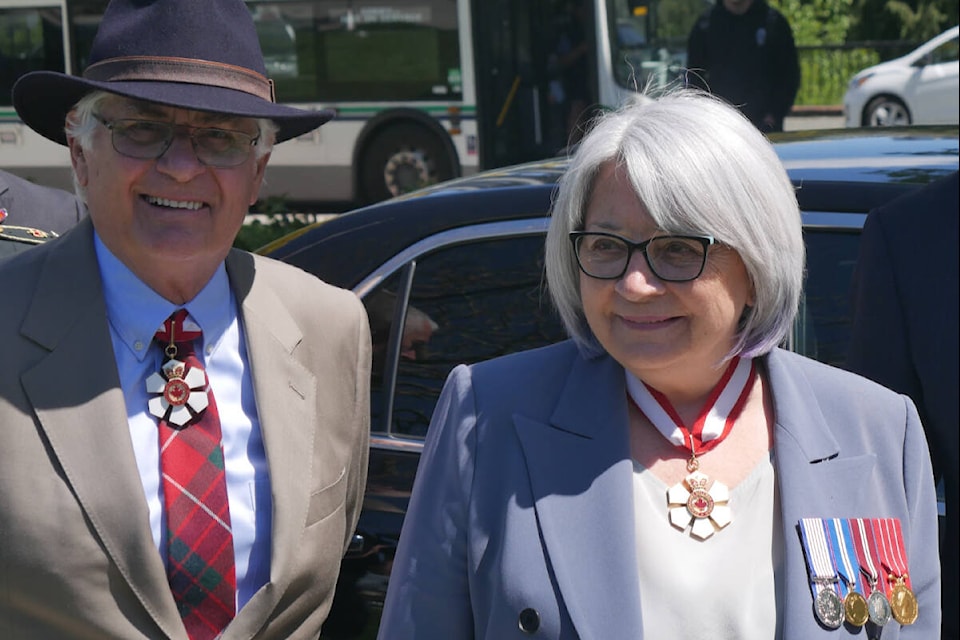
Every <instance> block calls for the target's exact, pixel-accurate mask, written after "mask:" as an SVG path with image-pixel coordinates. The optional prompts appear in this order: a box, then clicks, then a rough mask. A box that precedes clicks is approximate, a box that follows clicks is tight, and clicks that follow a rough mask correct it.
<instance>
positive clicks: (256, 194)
mask: <svg viewBox="0 0 960 640" xmlns="http://www.w3.org/2000/svg"><path fill="white" fill-rule="evenodd" d="M269 161H270V154H269V153H267V154H264V156H263V157H262V158H258V159H257V162H256V164H255V165H254V174H253V179H254V181H255V182H256V185H257V188H256V189H254V190H253V192H252V193H251V194H250V202H248V203H247V204H248V205H249V206H251V207H252V206H253V205H254V204H256V202H257V200H259V199H260V187H262V186H263V175H264V172H266V170H267V162H269Z"/></svg>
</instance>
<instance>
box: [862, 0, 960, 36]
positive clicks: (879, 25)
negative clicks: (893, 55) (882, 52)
mask: <svg viewBox="0 0 960 640" xmlns="http://www.w3.org/2000/svg"><path fill="white" fill-rule="evenodd" d="M958 7H960V3H958V2H957V0H856V1H855V3H854V16H855V20H854V23H853V25H852V28H851V30H850V39H852V40H909V41H914V42H923V41H925V40H929V39H930V38H932V37H933V36H935V35H937V34H938V33H942V32H943V31H945V30H947V29H949V28H950V27H952V26H954V25H956V24H957V23H958V20H960V17H958V13H960V9H958Z"/></svg>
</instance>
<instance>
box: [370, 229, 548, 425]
mask: <svg viewBox="0 0 960 640" xmlns="http://www.w3.org/2000/svg"><path fill="white" fill-rule="evenodd" d="M408 267H409V269H410V271H404V272H403V273H399V274H397V275H395V276H393V277H391V278H390V279H388V280H387V281H385V282H384V283H383V285H381V286H380V287H377V288H376V289H375V290H373V291H371V293H370V294H369V295H368V296H366V297H365V299H364V300H365V303H366V305H367V309H368V313H370V315H371V318H372V319H371V326H372V327H373V334H374V351H375V353H377V352H378V351H379V352H380V353H385V352H389V351H390V350H391V349H390V347H391V346H392V351H393V353H394V356H393V358H394V359H391V358H389V357H388V358H386V362H383V363H380V362H377V363H376V364H375V367H381V370H382V371H381V373H377V374H375V375H374V380H373V386H372V393H373V394H374V396H373V398H372V400H373V403H374V404H376V403H380V404H382V401H383V397H384V394H385V393H387V392H388V391H389V389H388V385H389V384H390V378H391V373H392V372H391V366H392V364H393V363H394V362H395V363H396V370H395V388H394V393H393V402H392V415H391V416H390V419H389V422H390V427H389V428H388V429H389V431H390V432H391V433H393V434H395V435H400V436H406V437H417V438H420V437H423V436H424V435H425V434H426V431H427V426H428V424H429V422H430V416H431V414H432V412H433V407H434V405H435V404H436V400H437V396H439V394H440V389H441V387H442V386H443V383H444V381H445V380H446V377H447V374H449V373H450V370H451V369H453V367H455V366H456V365H458V364H460V363H474V362H479V361H481V360H488V359H490V358H495V357H497V356H500V355H504V354H507V353H512V352H515V351H522V350H524V349H532V348H535V347H540V346H544V345H547V344H552V343H554V342H557V341H560V340H563V339H564V338H565V337H566V335H565V333H564V332H563V329H562V327H561V325H560V321H559V319H558V318H557V316H556V313H555V312H554V311H553V308H552V306H551V304H550V301H549V299H548V295H547V292H546V289H545V285H544V282H543V236H542V235H539V234H537V235H528V236H519V237H505V238H503V237H501V238H489V239H484V240H479V241H474V242H468V243H458V244H454V245H449V246H446V247H443V248H441V249H438V250H435V251H432V252H430V253H427V254H425V255H423V256H421V257H419V258H418V259H417V260H416V262H415V263H411V264H410V265H408ZM405 275H406V276H408V277H409V276H410V275H412V278H410V280H409V286H408V287H406V288H405V287H404V284H403V281H404V276H405ZM397 300H400V301H403V302H405V304H406V307H405V308H406V313H405V318H404V322H403V326H402V330H401V328H400V327H399V326H395V325H397V321H396V319H394V320H393V322H391V323H390V327H389V333H390V339H391V340H392V341H393V342H392V343H390V344H388V345H385V346H384V345H383V343H384V341H385V340H387V338H386V337H385V336H384V334H383V332H382V330H383V327H382V323H381V322H375V321H374V320H373V318H374V317H376V318H383V317H384V316H385V315H389V316H390V317H391V318H393V317H394V316H395V315H396V314H395V309H394V307H393V306H392V305H395V304H396V301H397ZM387 309H389V311H387ZM378 342H379V343H381V345H382V346H380V347H378V346H377V343H378ZM398 343H399V344H398ZM374 411H375V413H374V419H373V424H374V429H375V430H377V429H378V425H379V429H383V428H384V427H383V425H384V424H385V419H384V413H383V410H382V408H375V409H374Z"/></svg>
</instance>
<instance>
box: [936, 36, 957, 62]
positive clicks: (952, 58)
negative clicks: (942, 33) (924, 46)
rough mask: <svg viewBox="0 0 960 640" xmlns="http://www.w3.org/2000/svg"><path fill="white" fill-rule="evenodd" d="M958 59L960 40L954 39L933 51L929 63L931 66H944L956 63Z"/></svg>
mask: <svg viewBox="0 0 960 640" xmlns="http://www.w3.org/2000/svg"><path fill="white" fill-rule="evenodd" d="M958 57H960V39H958V38H953V39H952V40H950V41H948V42H944V43H943V44H942V45H940V46H939V47H937V48H936V49H934V50H933V51H931V52H930V53H929V54H928V61H929V63H930V64H942V63H944V62H956V61H957V59H958Z"/></svg>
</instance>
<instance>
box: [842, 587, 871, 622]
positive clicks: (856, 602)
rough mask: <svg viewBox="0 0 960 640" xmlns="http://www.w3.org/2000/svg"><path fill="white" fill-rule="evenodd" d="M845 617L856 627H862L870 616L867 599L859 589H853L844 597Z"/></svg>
mask: <svg viewBox="0 0 960 640" xmlns="http://www.w3.org/2000/svg"><path fill="white" fill-rule="evenodd" d="M843 618H844V620H846V621H847V622H848V623H849V624H852V625H853V626H855V627H862V626H863V625H865V624H866V623H867V620H868V619H869V618H870V613H869V607H868V606H867V599H866V598H864V597H863V596H862V595H861V594H860V592H859V591H851V592H849V593H848V594H847V596H846V597H845V598H844V599H843Z"/></svg>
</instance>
